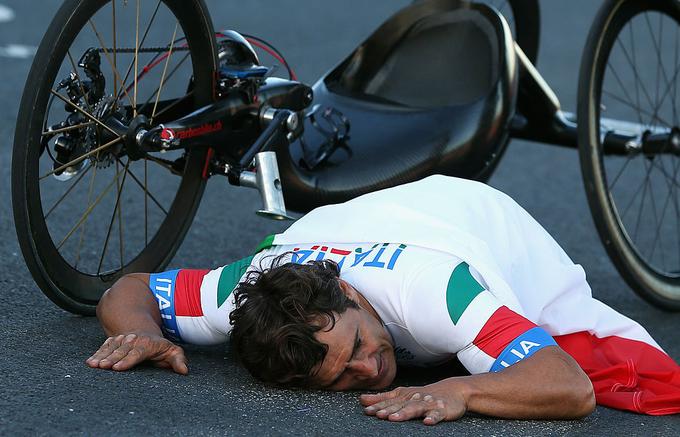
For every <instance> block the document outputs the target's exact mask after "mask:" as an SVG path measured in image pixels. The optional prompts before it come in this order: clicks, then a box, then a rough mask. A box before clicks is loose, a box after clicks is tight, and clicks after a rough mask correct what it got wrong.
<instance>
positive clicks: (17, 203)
mask: <svg viewBox="0 0 680 437" xmlns="http://www.w3.org/2000/svg"><path fill="white" fill-rule="evenodd" d="M114 1H115V0H114ZM108 3H109V0H67V1H65V2H64V4H63V5H62V6H61V7H60V9H59V10H58V12H57V14H56V15H55V17H54V19H53V20H52V23H51V24H50V26H49V28H48V30H47V32H46V33H45V36H44V37H43V39H42V42H41V43H40V46H39V48H38V50H37V53H36V55H35V58H34V62H33V65H32V67H31V70H30V73H29V75H28V78H27V81H26V86H25V90H24V94H23V97H22V100H21V105H20V109H19V114H18V119H17V124H16V131H15V132H16V133H15V141H14V149H13V156H12V175H11V177H12V203H13V212H14V221H15V227H16V232H17V237H18V241H19V244H20V247H21V250H22V253H23V256H24V258H25V260H26V264H27V266H28V268H29V271H30V272H31V274H32V276H33V278H34V280H35V281H36V283H37V285H38V286H39V287H40V289H41V290H42V292H43V293H44V294H45V295H46V296H47V297H48V298H50V299H51V300H52V301H53V302H54V303H56V304H57V305H58V306H60V307H61V308H63V309H65V310H67V311H69V312H72V313H76V314H81V315H93V314H94V313H95V309H96V305H97V303H98V301H99V298H100V297H101V295H102V294H103V293H104V291H106V290H107V289H108V288H109V287H110V286H111V285H112V283H113V282H114V281H115V280H117V279H118V278H120V277H121V276H122V275H124V274H127V273H133V272H152V271H158V270H160V269H163V268H164V267H165V266H166V265H167V264H168V262H169V261H170V260H171V258H172V257H173V256H174V254H175V252H176V251H177V249H178V248H179V246H180V244H181V243H182V241H183V238H184V236H185V234H186V232H187V230H188V228H189V227H190V225H191V223H192V220H193V217H194V215H195V213H196V210H197V208H198V205H199V203H200V199H201V196H202V194H203V190H204V187H205V180H204V178H203V177H202V168H203V165H204V163H205V157H206V153H207V150H206V149H194V150H192V151H190V152H187V154H186V165H185V167H184V171H183V173H182V176H181V181H180V182H179V186H178V188H177V191H176V194H175V196H174V197H173V198H172V203H171V205H170V207H169V209H168V210H167V212H166V216H165V218H163V219H162V222H161V224H160V225H159V227H158V229H157V232H156V233H155V234H154V235H153V236H152V237H151V238H150V240H149V241H147V242H146V243H147V244H146V245H145V246H144V248H143V249H142V250H141V252H139V253H137V254H136V256H134V258H133V259H131V260H130V261H129V262H126V263H125V265H124V266H121V268H119V269H114V270H109V271H107V272H104V273H102V274H97V275H93V274H89V273H83V272H81V271H79V270H77V268H74V266H72V265H71V264H69V262H68V261H67V260H65V258H63V257H62V255H61V254H60V252H59V250H58V249H57V247H56V245H55V242H54V241H53V238H52V236H51V235H50V231H49V229H48V226H47V223H46V219H45V217H44V215H45V214H44V210H43V206H42V204H41V200H40V199H41V188H40V176H39V160H40V159H41V152H40V147H41V145H40V143H41V138H42V130H43V126H44V124H45V120H47V118H46V117H48V116H49V114H48V113H47V112H49V111H48V110H49V108H50V106H48V102H50V94H51V91H50V90H51V89H52V87H53V86H54V85H53V84H54V83H55V80H58V78H57V75H58V74H59V69H60V68H61V66H62V65H63V63H65V62H66V59H67V56H69V57H70V56H71V54H70V52H69V50H70V48H71V45H72V44H73V43H74V41H75V40H76V38H77V37H78V35H79V34H80V32H81V31H82V30H83V29H84V27H85V26H86V25H88V20H89V19H90V18H91V17H94V14H96V13H97V11H99V10H100V9H101V8H103V7H104V6H105V5H107V4H108ZM122 4H123V3H119V8H120V7H122V6H120V5H122ZM162 5H163V6H164V7H165V8H167V11H169V14H171V15H170V16H174V18H175V19H176V20H177V26H176V31H177V29H181V30H182V31H183V33H184V36H185V37H186V40H187V44H188V51H189V52H190V54H191V62H190V65H191V68H192V72H193V88H192V92H193V102H194V105H193V106H194V107H199V106H202V105H205V104H208V103H210V102H211V101H213V79H214V72H215V71H216V69H217V67H216V65H217V55H216V43H215V38H214V31H213V27H212V21H211V19H210V16H209V14H208V10H207V7H206V5H205V4H204V2H203V0H192V1H185V0H162ZM160 6H161V0H159V2H158V4H157V5H156V10H158V8H159V7H160ZM137 7H138V9H137V11H138V12H137V14H138V19H139V6H137ZM112 8H113V10H114V17H115V4H114V6H112ZM164 10H165V9H164ZM154 16H155V13H154ZM114 20H115V18H114ZM151 22H153V19H152V20H151ZM114 23H115V21H114ZM90 24H91V23H90ZM138 25H139V24H138ZM93 27H94V26H93ZM113 29H114V31H113V32H114V35H115V24H114V26H113ZM138 30H139V29H138ZM147 31H148V30H147ZM171 31H172V29H170V32H171ZM114 40H115V36H114ZM135 56H137V55H136V54H135ZM103 62H106V61H103ZM73 65H74V68H75V64H73ZM114 65H115V64H114ZM128 73H129V71H128ZM135 74H137V73H136V70H135ZM189 79H190V78H187V81H188V80H189ZM124 82H125V81H123V84H124ZM135 83H136V81H135ZM161 86H162V81H161ZM121 89H122V88H121ZM157 92H158V93H159V94H160V90H157ZM121 96H122V94H121ZM48 149H49V147H48ZM129 162H130V160H129V158H128V163H129ZM145 165H146V164H145ZM125 169H127V167H125ZM119 175H120V173H118V174H117V175H115V176H114V179H115V181H116V185H118V179H119V178H120V176H119ZM123 181H124V179H123ZM120 189H122V187H120V188H119V190H120ZM144 195H145V196H146V195H147V191H144ZM120 197H121V195H120V194H118V198H119V199H118V200H120ZM118 200H117V203H116V208H117V207H118ZM121 209H122V208H121ZM113 214H114V215H115V214H116V210H115V209H114V212H113ZM111 220H112V222H113V217H112V219H111ZM118 220H119V221H122V220H123V219H122V218H121V216H120V215H119V217H118ZM121 226H122V224H121ZM145 226H146V224H145ZM110 227H111V226H110V225H109V231H110ZM83 232H84V230H83ZM122 238H123V237H122V235H121V239H122ZM81 239H82V235H81ZM107 239H108V236H107ZM121 246H122V243H121ZM122 251H123V249H122V247H121V253H122ZM105 252H106V246H105V248H104V253H105ZM103 256H104V254H102V257H103ZM122 256H123V255H121V259H122ZM78 258H80V253H79V254H78ZM77 263H78V262H77V261H76V266H77ZM100 266H101V261H100Z"/></svg>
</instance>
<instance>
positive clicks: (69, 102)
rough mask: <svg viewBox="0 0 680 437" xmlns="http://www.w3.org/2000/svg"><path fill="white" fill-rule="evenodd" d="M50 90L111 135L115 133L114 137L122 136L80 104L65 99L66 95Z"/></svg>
mask: <svg viewBox="0 0 680 437" xmlns="http://www.w3.org/2000/svg"><path fill="white" fill-rule="evenodd" d="M50 92H51V93H52V94H54V95H55V96H56V97H57V98H58V99H59V100H61V101H62V102H64V103H66V104H68V105H71V106H72V107H73V109H75V110H76V111H78V112H80V113H81V114H83V115H84V116H85V117H87V118H89V119H90V120H92V121H93V122H95V123H96V124H98V125H99V126H101V127H103V128H104V129H106V130H107V131H109V132H111V133H112V134H113V135H115V136H116V137H118V139H121V138H123V137H122V136H119V135H118V133H117V132H116V131H114V130H113V129H111V128H110V127H108V126H107V125H105V124H104V123H102V122H101V121H99V120H98V119H97V118H95V117H94V116H93V115H92V114H90V113H89V112H87V111H85V110H84V109H83V108H81V107H80V106H78V105H76V104H75V103H73V102H72V101H71V100H70V99H67V98H66V97H64V96H62V95H61V94H59V93H58V92H57V91H55V90H54V89H50Z"/></svg>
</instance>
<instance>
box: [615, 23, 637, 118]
mask: <svg viewBox="0 0 680 437" xmlns="http://www.w3.org/2000/svg"><path fill="white" fill-rule="evenodd" d="M633 24H634V23H633V22H632V21H631V22H630V28H629V29H630V32H629V34H630V45H631V52H632V53H633V62H635V63H636V64H637V61H636V60H635V37H634V36H633ZM607 63H608V62H607ZM622 87H623V85H622ZM623 88H624V89H625V87H623ZM635 102H636V103H637V107H638V108H640V107H642V106H641V105H640V84H639V83H638V81H637V80H636V81H635ZM637 116H638V120H639V121H640V124H641V125H643V124H644V123H643V122H642V114H640V111H639V110H638V111H637Z"/></svg>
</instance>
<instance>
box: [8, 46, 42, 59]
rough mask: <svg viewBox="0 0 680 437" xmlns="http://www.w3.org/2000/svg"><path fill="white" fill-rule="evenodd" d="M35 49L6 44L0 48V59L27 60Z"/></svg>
mask: <svg viewBox="0 0 680 437" xmlns="http://www.w3.org/2000/svg"><path fill="white" fill-rule="evenodd" d="M35 51H36V48H35V47H32V46H25V45H22V44H7V45H4V46H0V58H19V59H27V58H30V57H32V56H33V55H34V54H35Z"/></svg>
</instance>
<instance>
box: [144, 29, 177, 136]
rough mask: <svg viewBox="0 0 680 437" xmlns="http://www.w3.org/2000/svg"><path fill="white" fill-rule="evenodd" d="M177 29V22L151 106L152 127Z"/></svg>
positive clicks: (150, 122)
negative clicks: (154, 100)
mask: <svg viewBox="0 0 680 437" xmlns="http://www.w3.org/2000/svg"><path fill="white" fill-rule="evenodd" d="M178 27H179V22H176V23H175V31H174V32H173V33H172V39H171V40H170V50H168V55H167V57H166V58H165V65H164V66H163V73H162V74H161V83H160V84H159V85H158V92H157V93H156V102H155V103H154V105H153V111H152V112H151V117H150V121H149V124H150V125H151V126H153V118H154V117H155V116H156V109H157V108H158V99H159V98H160V97H161V93H162V92H163V85H164V84H163V81H164V80H165V73H166V72H167V71H168V64H169V63H170V58H172V48H173V47H174V44H175V37H177V28H178Z"/></svg>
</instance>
